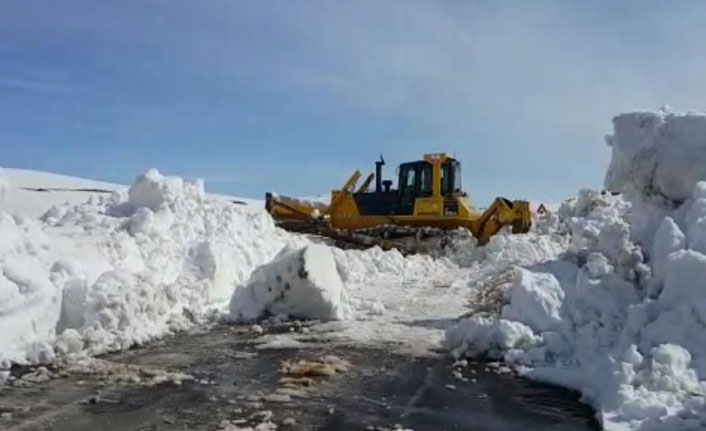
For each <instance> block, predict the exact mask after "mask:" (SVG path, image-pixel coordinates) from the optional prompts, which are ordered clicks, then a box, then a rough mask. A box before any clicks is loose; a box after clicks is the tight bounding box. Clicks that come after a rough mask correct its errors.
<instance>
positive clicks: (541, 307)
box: [501, 268, 564, 332]
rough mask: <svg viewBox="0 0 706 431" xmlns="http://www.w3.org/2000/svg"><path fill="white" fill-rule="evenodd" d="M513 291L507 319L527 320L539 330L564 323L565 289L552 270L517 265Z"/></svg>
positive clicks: (505, 309) (504, 317)
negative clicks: (526, 268)
mask: <svg viewBox="0 0 706 431" xmlns="http://www.w3.org/2000/svg"><path fill="white" fill-rule="evenodd" d="M510 295H511V298H510V304H508V305H506V306H505V307H503V310H502V314H501V317H502V318H503V319H507V320H516V321H519V322H523V323H525V324H526V325H527V326H529V327H530V328H532V329H533V330H535V331H537V332H539V331H550V330H552V329H555V328H556V327H557V326H558V325H559V324H560V323H561V321H562V319H561V315H560V313H559V311H560V310H561V305H562V302H563V301H564V291H563V290H562V289H561V286H560V285H559V282H558V281H557V279H556V277H554V276H553V275H552V274H541V273H533V272H530V271H527V270H525V269H521V268H520V269H517V271H516V275H515V280H514V283H513V286H512V290H511V294H510Z"/></svg>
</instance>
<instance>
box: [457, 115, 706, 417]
mask: <svg viewBox="0 0 706 431" xmlns="http://www.w3.org/2000/svg"><path fill="white" fill-rule="evenodd" d="M613 125H614V133H613V134H612V135H610V136H608V137H607V139H606V141H607V143H608V144H609V145H610V146H611V148H612V160H611V163H610V167H609V169H608V171H607V173H606V179H605V186H606V188H607V189H609V190H611V191H616V192H621V193H622V194H623V196H624V198H625V200H623V199H622V198H619V197H613V196H610V195H609V194H600V193H597V192H594V191H590V190H583V191H582V192H581V193H580V194H579V197H578V199H577V200H575V201H573V202H570V203H567V204H564V205H563V206H562V207H561V208H560V210H559V218H560V223H561V226H563V228H564V229H568V230H569V231H570V233H571V241H570V243H569V246H568V248H567V251H566V253H564V255H563V256H562V257H561V258H560V259H555V260H552V261H548V262H545V263H542V264H539V265H534V266H532V267H528V268H519V267H518V268H517V269H516V270H515V275H514V278H513V280H512V285H511V287H510V289H509V293H508V295H507V297H506V298H505V301H504V303H503V304H501V305H499V306H498V309H497V312H496V313H495V314H493V315H487V314H486V315H483V316H481V315H478V316H473V317H471V318H468V319H463V320H462V321H461V322H459V324H458V325H457V326H455V327H454V328H452V329H450V330H449V331H448V332H447V339H446V343H447V345H448V347H449V349H451V350H452V352H453V353H454V354H455V355H459V356H460V355H469V356H476V355H488V356H490V357H494V358H502V359H503V360H504V361H506V362H508V363H510V364H512V365H514V366H515V367H516V368H517V369H518V370H519V371H521V372H522V373H524V374H526V375H527V376H529V377H532V378H536V379H540V380H546V381H550V382H554V383H558V384H562V385H566V386H570V387H573V388H576V389H578V390H580V391H581V392H582V393H583V394H584V397H585V398H586V399H587V400H588V401H590V402H591V403H593V405H594V406H595V407H596V409H597V410H598V414H599V419H600V420H601V422H602V424H603V426H604V427H605V428H606V429H611V430H613V429H615V430H624V429H638V430H670V431H671V430H687V429H688V430H696V429H706V381H705V379H706V182H700V181H701V180H706V115H704V114H691V113H689V114H675V113H665V112H662V113H645V112H639V113H630V114H623V115H619V116H617V117H615V118H614V120H613ZM560 229H561V228H560Z"/></svg>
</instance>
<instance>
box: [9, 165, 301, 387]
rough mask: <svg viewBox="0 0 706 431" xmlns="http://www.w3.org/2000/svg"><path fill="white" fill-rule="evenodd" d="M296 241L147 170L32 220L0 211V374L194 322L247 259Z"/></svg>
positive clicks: (245, 272) (216, 303) (191, 185)
mask: <svg viewBox="0 0 706 431" xmlns="http://www.w3.org/2000/svg"><path fill="white" fill-rule="evenodd" d="M303 242H306V241H305V240H301V239H298V238H296V237H292V236H290V235H288V234H286V233H285V232H283V231H281V230H279V229H276V228H275V226H274V224H273V223H272V220H271V218H270V217H269V215H267V214H266V213H263V212H253V211H252V210H248V209H246V208H243V207H242V206H240V205H235V204H231V203H227V202H223V201H218V200H213V199H207V198H206V197H205V196H204V192H203V184H202V183H200V182H188V181H184V180H181V179H180V178H169V177H164V176H162V175H161V174H159V172H157V171H155V170H151V171H149V172H147V173H146V174H145V175H141V176H140V177H138V178H137V179H136V180H135V183H134V184H133V186H132V187H131V188H130V189H129V192H128V193H127V195H126V194H124V193H122V194H121V193H115V194H113V195H109V196H101V197H97V198H96V197H92V198H91V199H90V200H89V201H88V202H85V203H82V204H80V205H75V206H72V205H64V206H61V207H53V208H51V209H50V210H49V211H47V212H46V213H45V214H44V215H43V216H42V218H41V220H37V219H34V218H28V217H23V216H21V215H15V216H11V215H9V214H7V213H1V212H0V372H2V373H3V374H2V375H3V376H7V368H9V365H10V363H11V362H15V363H20V364H22V363H37V362H50V361H51V360H52V359H53V358H54V355H55V354H56V353H57V352H59V353H77V352H81V351H83V352H85V353H88V354H98V353H102V352H106V351H112V350H119V349H124V348H127V347H130V346H131V345H133V344H140V343H144V342H146V341H148V340H150V339H152V338H155V337H160V336H163V335H164V334H166V333H169V332H171V331H174V330H179V329H184V328H186V327H189V326H191V325H193V324H195V323H199V322H202V321H204V319H206V318H208V317H209V316H211V315H213V313H215V312H216V311H217V310H218V309H220V308H222V307H223V306H225V305H227V303H228V300H229V299H230V296H231V294H232V292H233V289H234V288H235V286H238V285H241V284H243V283H244V282H245V281H246V280H247V278H248V277H249V276H250V274H251V272H252V271H253V270H254V269H255V268H256V267H257V266H259V265H261V264H263V263H266V262H268V261H270V260H271V259H272V258H273V257H274V256H275V255H276V254H277V253H278V252H279V251H280V249H281V248H282V247H283V246H284V245H286V244H294V245H296V244H298V243H303ZM1 370H4V371H1Z"/></svg>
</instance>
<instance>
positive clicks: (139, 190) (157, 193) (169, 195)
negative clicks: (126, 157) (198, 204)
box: [128, 169, 204, 211]
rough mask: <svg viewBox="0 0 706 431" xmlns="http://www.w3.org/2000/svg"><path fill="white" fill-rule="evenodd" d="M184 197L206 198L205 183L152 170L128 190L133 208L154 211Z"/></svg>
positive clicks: (137, 179)
mask: <svg viewBox="0 0 706 431" xmlns="http://www.w3.org/2000/svg"><path fill="white" fill-rule="evenodd" d="M183 196H186V197H187V198H192V199H197V200H201V199H202V198H203V196H204V184H203V181H200V180H197V181H193V182H189V181H184V180H183V179H182V178H179V177H166V176H164V175H162V174H160V173H159V171H158V170H157V169H150V170H148V171H147V172H146V173H144V174H142V175H140V176H138V177H137V178H136V179H135V182H134V183H133V184H132V186H131V187H130V189H129V190H128V197H129V199H128V202H129V203H130V205H132V206H133V208H135V209H139V208H143V207H144V208H149V209H151V210H152V211H156V210H157V209H159V207H160V206H161V205H162V204H164V203H170V202H174V201H175V200H177V199H179V198H181V197H183Z"/></svg>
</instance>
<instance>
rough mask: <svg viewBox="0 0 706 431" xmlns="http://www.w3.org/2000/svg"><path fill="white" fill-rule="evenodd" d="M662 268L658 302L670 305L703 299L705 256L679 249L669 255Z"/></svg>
mask: <svg viewBox="0 0 706 431" xmlns="http://www.w3.org/2000/svg"><path fill="white" fill-rule="evenodd" d="M664 268H665V269H664V272H665V276H664V288H663V289H662V294H661V295H660V296H659V302H660V304H662V305H663V306H665V307H670V306H674V305H677V304H690V303H694V302H696V301H700V300H703V298H704V280H706V256H704V255H703V254H701V253H699V252H698V251H692V250H681V251H678V252H675V253H672V254H670V255H669V257H668V258H667V261H666V263H665V264H664Z"/></svg>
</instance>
